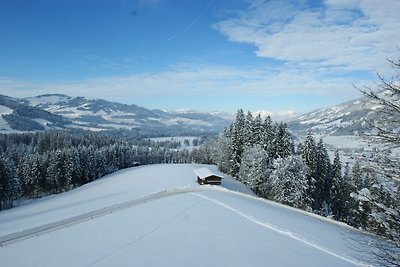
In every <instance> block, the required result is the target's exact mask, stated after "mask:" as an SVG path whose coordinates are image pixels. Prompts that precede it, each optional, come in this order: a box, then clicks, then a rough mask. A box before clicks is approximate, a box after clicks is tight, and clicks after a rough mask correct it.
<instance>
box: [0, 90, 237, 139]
mask: <svg viewBox="0 0 400 267" xmlns="http://www.w3.org/2000/svg"><path fill="white" fill-rule="evenodd" d="M0 115H1V120H0V131H1V132H18V131H35V130H48V129H64V128H79V129H85V130H93V131H99V130H120V129H125V130H132V131H133V132H135V133H138V134H143V135H157V136H162V135H179V134H202V133H218V132H220V131H222V130H223V129H224V128H225V127H226V126H228V125H229V123H230V121H228V120H226V119H224V118H221V117H219V116H215V115H212V114H208V113H199V112H194V111H190V112H176V113H174V112H166V111H162V110H149V109H146V108H144V107H140V106H137V105H127V104H121V103H116V102H109V101H106V100H103V99H88V98H85V97H71V96H67V95H63V94H46V95H40V96H36V97H27V98H12V97H8V96H3V95H0ZM19 122H20V123H19Z"/></svg>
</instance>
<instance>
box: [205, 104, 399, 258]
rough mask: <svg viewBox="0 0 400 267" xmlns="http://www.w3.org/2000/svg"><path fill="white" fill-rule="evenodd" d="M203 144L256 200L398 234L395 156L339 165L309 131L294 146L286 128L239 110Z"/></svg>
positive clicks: (337, 158)
mask: <svg viewBox="0 0 400 267" xmlns="http://www.w3.org/2000/svg"><path fill="white" fill-rule="evenodd" d="M204 146H206V147H207V146H208V148H204V147H203V151H209V155H210V157H211V158H212V161H213V162H214V163H215V164H217V165H218V167H219V168H220V170H221V171H223V172H225V173H227V174H229V175H231V176H233V177H235V178H236V179H237V180H239V181H241V182H243V183H244V184H246V185H248V186H249V187H250V188H251V189H252V190H253V191H254V192H255V193H256V194H257V195H258V196H261V197H264V198H267V199H271V200H274V201H277V202H281V203H284V204H287V205H290V206H293V207H296V208H301V209H304V210H308V211H312V212H314V213H317V214H320V215H323V216H328V217H332V218H334V219H336V220H339V221H343V222H346V223H347V224H349V225H352V226H354V227H356V228H360V229H365V230H368V231H371V232H374V233H377V234H379V235H381V236H384V237H387V238H389V239H391V238H392V236H393V235H394V236H397V235H398V234H397V235H396V234H395V233H396V232H397V233H398V232H399V231H400V229H399V223H398V221H397V219H396V218H398V213H397V211H396V209H397V210H398V199H399V196H398V190H397V186H398V180H396V177H398V176H397V173H398V172H397V171H396V162H397V158H395V157H393V156H392V155H391V154H389V153H386V154H384V153H372V154H371V155H369V156H368V157H367V156H364V157H359V158H356V159H355V162H354V164H353V165H350V164H348V163H347V164H345V165H343V164H342V162H341V159H340V156H339V152H338V151H336V152H335V153H334V158H333V160H332V159H330V158H329V156H328V152H327V149H326V148H325V145H324V142H323V140H322V139H320V140H315V138H314V137H313V134H312V133H311V132H309V133H308V135H307V136H306V138H305V140H304V142H303V143H299V144H297V145H296V146H295V144H294V142H293V139H292V136H291V134H290V132H289V131H288V128H287V126H286V124H284V123H273V122H272V121H271V119H270V118H269V117H267V118H266V119H265V120H262V119H261V117H260V116H256V117H253V115H252V114H251V113H250V112H248V113H247V115H245V114H244V112H243V111H242V110H239V111H238V112H237V115H236V121H235V122H233V123H232V125H231V126H230V127H229V128H227V129H226V130H225V131H224V133H223V134H222V135H221V136H220V137H219V138H218V139H217V140H216V141H215V142H214V143H207V144H204ZM388 173H391V174H390V175H389V176H388V175H387V174H388ZM393 177H394V178H395V179H393ZM396 192H397V193H396ZM396 216H397V217H396ZM395 246H396V245H395ZM387 249H389V248H385V250H387ZM393 251H396V250H393Z"/></svg>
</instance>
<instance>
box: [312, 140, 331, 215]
mask: <svg viewBox="0 0 400 267" xmlns="http://www.w3.org/2000/svg"><path fill="white" fill-rule="evenodd" d="M331 168H332V167H331V163H330V160H329V155H328V152H327V150H326V148H325V145H324V142H323V140H322V138H321V139H320V140H319V142H318V144H317V147H316V171H315V199H314V201H315V208H319V207H320V208H322V211H321V213H322V214H324V215H328V214H329V212H330V188H331V186H332V178H331Z"/></svg>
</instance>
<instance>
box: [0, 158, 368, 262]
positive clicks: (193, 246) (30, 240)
mask: <svg viewBox="0 0 400 267" xmlns="http://www.w3.org/2000/svg"><path fill="white" fill-rule="evenodd" d="M199 167H203V165H152V166H143V167H138V168H131V169H126V170H123V171H119V172H117V173H114V174H112V175H109V176H106V177H104V178H102V179H100V180H97V181H95V182H92V183H90V184H86V185H84V186H82V187H80V188H78V189H75V190H72V191H69V192H67V193H63V194H60V195H56V196H50V197H47V198H43V199H40V200H37V201H33V202H32V203H27V204H25V205H22V206H20V207H17V208H14V209H11V210H6V211H2V212H0V244H1V246H0V258H1V262H2V265H3V266H68V267H70V266H97V267H98V266H188V265H190V266H369V264H368V262H366V261H368V259H370V258H369V257H368V255H366V254H363V253H362V252H359V251H358V248H359V247H358V246H357V243H356V241H355V240H359V239H360V238H368V237H366V236H364V235H362V234H361V233H360V232H357V231H355V230H353V229H352V228H350V227H348V226H346V225H343V224H340V223H336V222H333V221H330V220H328V219H325V218H322V217H319V216H317V215H313V214H309V213H306V212H302V211H299V210H296V209H293V208H288V207H286V206H283V205H280V204H276V203H273V202H269V201H266V200H262V199H259V198H256V197H255V196H254V195H253V194H251V192H249V190H248V189H247V188H246V187H244V186H243V185H242V184H240V183H238V182H236V181H234V180H232V179H231V178H229V177H226V176H225V175H224V176H225V179H224V180H223V182H222V186H200V185H198V184H197V183H196V182H195V180H196V176H195V174H194V170H195V169H197V168H199ZM208 167H209V168H212V169H213V171H215V172H216V169H215V167H214V166H208Z"/></svg>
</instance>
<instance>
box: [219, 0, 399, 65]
mask: <svg viewBox="0 0 400 267" xmlns="http://www.w3.org/2000/svg"><path fill="white" fill-rule="evenodd" d="M293 2H294V1H258V4H257V5H250V6H249V8H248V9H247V10H246V11H244V12H243V11H241V12H238V13H237V16H235V17H233V18H230V19H227V20H224V21H221V22H219V23H217V24H215V25H214V28H216V29H217V30H219V31H220V32H221V33H223V34H224V35H226V36H227V37H228V39H229V40H231V41H233V42H241V43H249V44H253V45H254V46H255V47H256V48H257V49H256V54H257V56H259V57H267V58H273V59H278V60H282V61H284V62H292V63H298V62H304V61H310V62H317V63H319V65H320V66H332V65H334V66H336V67H338V66H340V67H341V68H342V69H343V70H363V71H365V70H366V71H376V70H378V71H381V70H383V69H384V70H385V71H386V70H387V69H386V68H387V66H388V64H387V62H386V58H396V57H397V56H398V51H397V47H398V46H399V45H400V43H399V40H400V31H399V30H398V27H399V25H400V16H399V14H400V1H398V0H382V1H376V0H326V1H325V2H324V4H323V6H322V7H320V8H307V7H306V6H305V5H297V6H295V5H294V4H293Z"/></svg>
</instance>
